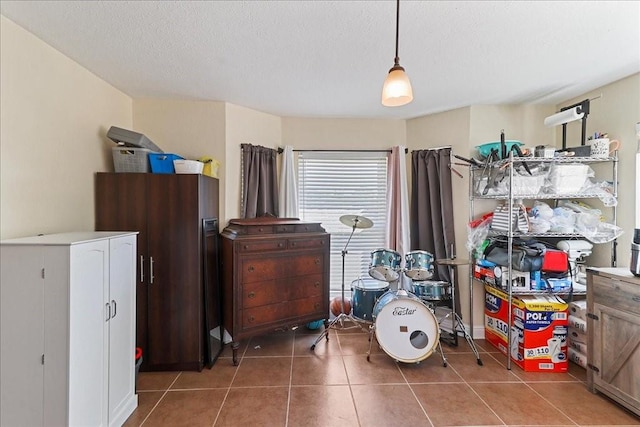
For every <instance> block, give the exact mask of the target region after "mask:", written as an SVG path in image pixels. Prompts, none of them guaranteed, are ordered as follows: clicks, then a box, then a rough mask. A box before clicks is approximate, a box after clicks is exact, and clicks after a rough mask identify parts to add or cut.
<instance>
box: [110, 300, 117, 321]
mask: <svg viewBox="0 0 640 427" xmlns="http://www.w3.org/2000/svg"><path fill="white" fill-rule="evenodd" d="M111 304H113V316H111V318H112V319H115V318H116V314H118V305H117V304H116V300H114V299H112V300H111Z"/></svg>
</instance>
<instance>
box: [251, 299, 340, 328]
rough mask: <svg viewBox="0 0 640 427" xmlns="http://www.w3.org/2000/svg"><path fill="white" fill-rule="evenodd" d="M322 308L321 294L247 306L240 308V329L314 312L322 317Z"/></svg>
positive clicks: (324, 315) (323, 315) (323, 314)
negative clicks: (251, 306)
mask: <svg viewBox="0 0 640 427" xmlns="http://www.w3.org/2000/svg"><path fill="white" fill-rule="evenodd" d="M322 308H323V305H322V296H317V297H311V298H305V299H299V300H293V301H288V302H282V303H277V304H271V305H263V306H261V307H255V308H249V309H246V310H242V329H250V328H255V327H258V326H262V325H267V324H269V323H274V322H279V321H283V320H287V319H295V318H296V317H299V316H309V315H313V314H314V313H318V318H324V317H326V316H327V315H326V313H323V311H322Z"/></svg>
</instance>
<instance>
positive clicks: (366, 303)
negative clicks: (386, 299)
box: [351, 278, 389, 322]
mask: <svg viewBox="0 0 640 427" xmlns="http://www.w3.org/2000/svg"><path fill="white" fill-rule="evenodd" d="M388 290H389V284H388V283H386V282H380V281H379V280H373V279H369V278H359V279H358V280H354V281H353V282H351V291H352V293H353V298H352V299H351V301H352V302H353V317H355V318H356V319H359V320H362V321H365V322H373V306H374V305H375V304H376V301H378V298H380V297H381V296H382V295H383V294H384V293H385V292H387V291H388Z"/></svg>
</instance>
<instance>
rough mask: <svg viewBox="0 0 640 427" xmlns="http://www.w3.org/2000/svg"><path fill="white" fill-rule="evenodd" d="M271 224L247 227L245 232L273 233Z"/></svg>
mask: <svg viewBox="0 0 640 427" xmlns="http://www.w3.org/2000/svg"><path fill="white" fill-rule="evenodd" d="M273 228H274V226H273V225H260V226H254V227H247V228H246V232H247V234H272V233H273V231H274V230H273Z"/></svg>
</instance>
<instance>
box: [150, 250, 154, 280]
mask: <svg viewBox="0 0 640 427" xmlns="http://www.w3.org/2000/svg"><path fill="white" fill-rule="evenodd" d="M153 279H154V277H153V257H152V256H150V257H149V284H150V285H151V284H152V283H153Z"/></svg>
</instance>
